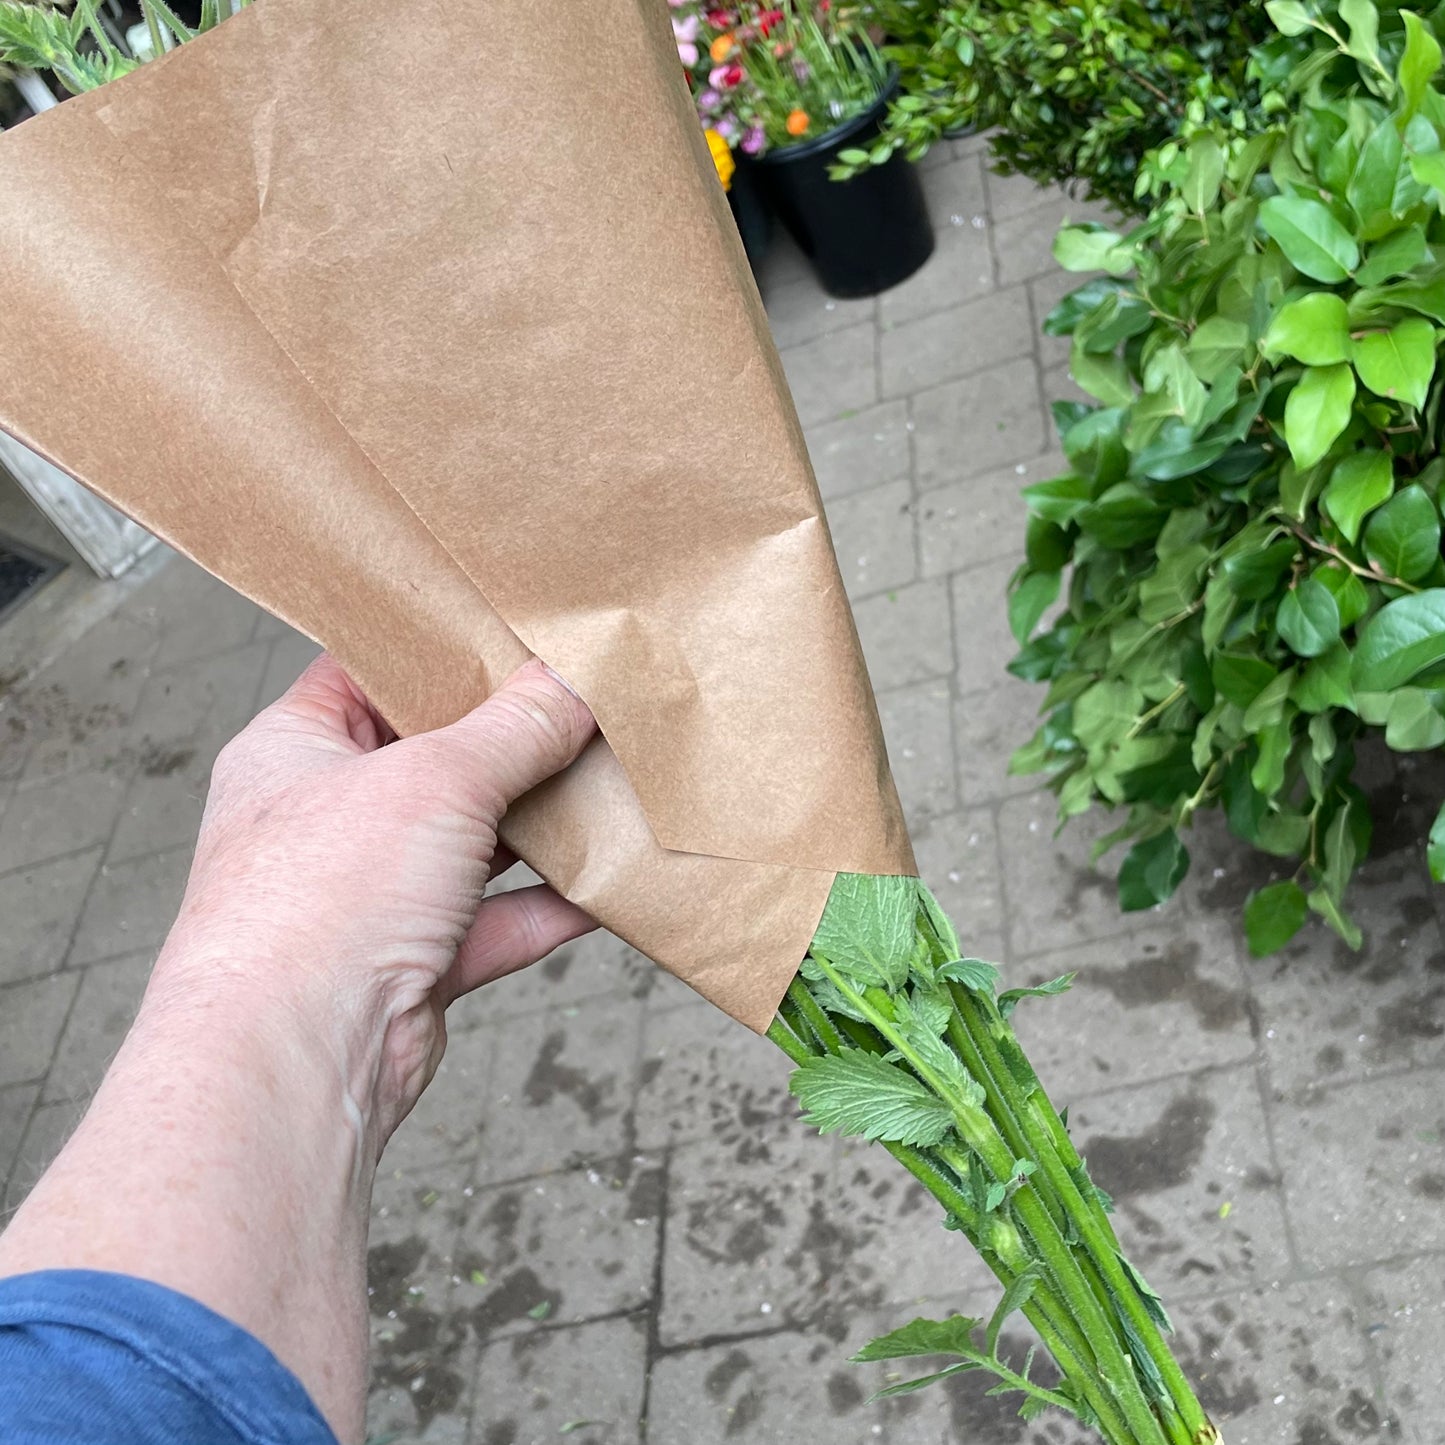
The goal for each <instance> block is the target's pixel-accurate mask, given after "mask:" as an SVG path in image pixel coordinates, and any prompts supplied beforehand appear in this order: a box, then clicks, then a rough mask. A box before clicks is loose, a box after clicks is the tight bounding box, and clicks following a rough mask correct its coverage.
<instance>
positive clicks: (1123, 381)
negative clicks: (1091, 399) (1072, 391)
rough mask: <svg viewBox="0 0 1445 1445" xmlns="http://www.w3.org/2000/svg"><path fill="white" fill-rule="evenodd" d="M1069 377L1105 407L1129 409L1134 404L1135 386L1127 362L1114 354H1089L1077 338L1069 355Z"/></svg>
mask: <svg viewBox="0 0 1445 1445" xmlns="http://www.w3.org/2000/svg"><path fill="white" fill-rule="evenodd" d="M1069 375H1070V376H1072V377H1073V378H1074V380H1075V382H1077V383H1078V385H1079V386H1080V388H1082V389H1083V390H1084V391H1087V392H1088V393H1089V395H1090V396H1096V397H1098V399H1099V400H1100V401H1102V402H1103V403H1104V405H1105V406H1128V405H1129V404H1130V403H1131V402H1132V401H1133V400H1134V384H1133V382H1132V381H1130V379H1129V368H1128V366H1127V365H1125V362H1124V358H1123V357H1122V356H1117V355H1115V354H1114V353H1113V352H1103V353H1099V352H1093V351H1086V350H1085V349H1084V348H1083V347H1082V346H1081V345H1080V344H1079V341H1078V339H1077V338H1075V340H1074V346H1073V350H1072V351H1071V352H1070V353H1069Z"/></svg>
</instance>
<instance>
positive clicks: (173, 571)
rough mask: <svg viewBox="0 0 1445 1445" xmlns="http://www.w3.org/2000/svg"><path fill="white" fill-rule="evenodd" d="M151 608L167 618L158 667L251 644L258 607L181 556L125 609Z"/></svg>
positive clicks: (134, 611) (139, 612)
mask: <svg viewBox="0 0 1445 1445" xmlns="http://www.w3.org/2000/svg"><path fill="white" fill-rule="evenodd" d="M149 608H154V609H155V615H156V616H157V617H161V616H163V617H164V619H165V630H164V636H163V639H162V641H161V645H160V648H159V649H158V650H157V652H156V655H155V666H156V667H157V668H170V667H177V666H180V665H181V664H183V663H187V662H193V661H194V660H196V659H197V658H202V657H205V658H209V657H211V656H212V655H214V654H216V653H220V652H226V651H229V650H230V649H231V648H233V647H239V646H241V644H243V643H246V642H249V641H250V640H251V636H252V634H253V632H254V631H255V627H256V614H257V613H258V612H259V611H260V610H261V609H260V608H258V607H257V606H256V604H255V603H254V602H252V601H251V600H250V599H249V598H246V597H242V596H241V594H240V593H239V592H235V591H233V590H232V589H231V588H230V587H228V586H226V584H225V583H224V582H221V581H218V580H217V579H216V578H214V577H212V576H211V575H210V574H209V573H208V572H205V571H204V570H203V569H201V568H200V567H197V566H196V565H195V563H193V562H190V561H187V560H186V559H185V558H178V559H177V560H176V561H174V562H172V563H171V564H170V565H169V566H168V567H167V568H166V569H165V570H164V571H163V572H162V573H161V574H160V575H159V576H158V577H157V578H156V579H155V580H154V581H153V582H151V583H149V584H148V585H147V586H146V587H144V588H142V589H141V591H140V593H138V594H137V595H136V597H135V598H134V599H132V602H131V604H130V607H129V609H128V610H129V611H130V612H131V613H132V615H136V616H144V615H145V612H146V610H147V609H149Z"/></svg>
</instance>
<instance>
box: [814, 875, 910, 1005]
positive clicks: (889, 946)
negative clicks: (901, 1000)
mask: <svg viewBox="0 0 1445 1445" xmlns="http://www.w3.org/2000/svg"><path fill="white" fill-rule="evenodd" d="M917 918H918V880H917V879H916V878H903V877H893V876H889V875H875V874H871V873H840V874H838V876H837V877H836V878H835V879H834V880H833V887H832V889H831V890H830V892H829V894H828V903H827V906H826V907H825V908H824V909H823V917H822V919H821V920H820V921H819V923H818V927H817V929H816V931H815V932H814V934H813V944H812V949H811V951H812V952H813V953H815V954H821V955H822V956H823V957H824V958H826V959H827V960H828V962H829V963H831V964H832V965H833V966H834V967H835V968H836V969H838V970H839V972H840V973H843V974H846V975H849V976H850V977H851V978H852V980H853V981H855V982H857V983H859V984H861V985H863V986H864V987H877V988H886V989H888V990H889V991H890V992H891V991H893V990H896V989H900V988H902V987H903V985H904V984H905V983H906V982H907V981H908V963H909V959H910V958H911V957H912V956H913V940H914V934H915V931H916V927H917Z"/></svg>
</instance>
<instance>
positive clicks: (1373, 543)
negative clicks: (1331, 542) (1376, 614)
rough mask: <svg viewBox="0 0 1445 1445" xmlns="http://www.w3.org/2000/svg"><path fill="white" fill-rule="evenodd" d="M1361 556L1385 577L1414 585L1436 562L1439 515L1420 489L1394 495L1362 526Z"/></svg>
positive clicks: (1438, 554) (1438, 557)
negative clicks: (1363, 553) (1396, 578)
mask: <svg viewBox="0 0 1445 1445" xmlns="http://www.w3.org/2000/svg"><path fill="white" fill-rule="evenodd" d="M1364 545H1365V556H1367V557H1368V558H1369V559H1370V561H1371V562H1372V563H1373V564H1374V565H1375V567H1376V568H1377V569H1378V570H1379V571H1380V572H1381V573H1382V574H1383V575H1384V576H1386V577H1398V578H1400V579H1401V580H1402V581H1405V582H1415V581H1418V580H1419V579H1420V578H1421V577H1423V576H1424V575H1425V574H1426V573H1427V572H1428V571H1429V570H1430V569H1431V568H1432V567H1433V566H1434V565H1435V563H1436V562H1438V561H1439V560H1440V513H1439V511H1438V510H1437V509H1436V507H1435V503H1434V502H1433V501H1431V499H1430V495H1429V493H1428V492H1426V490H1425V489H1424V487H1421V486H1418V485H1416V486H1409V487H1405V488H1403V489H1402V490H1400V491H1398V492H1396V493H1395V495H1394V496H1393V497H1391V498H1390V500H1389V501H1388V502H1386V503H1385V505H1384V506H1383V507H1381V508H1380V509H1379V510H1378V511H1377V512H1376V513H1375V514H1374V515H1373V516H1372V517H1371V518H1370V520H1369V524H1368V525H1367V526H1366V527H1365V538H1364Z"/></svg>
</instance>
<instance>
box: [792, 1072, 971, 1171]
mask: <svg viewBox="0 0 1445 1445" xmlns="http://www.w3.org/2000/svg"><path fill="white" fill-rule="evenodd" d="M788 1089H789V1091H790V1092H791V1093H793V1094H794V1095H796V1096H797V1098H798V1099H799V1100H800V1101H801V1103H802V1105H803V1108H804V1110H805V1111H806V1113H805V1118H806V1120H807V1122H808V1123H810V1124H812V1125H813V1127H814V1128H815V1129H817V1130H818V1132H819V1133H820V1134H831V1133H839V1134H857V1135H859V1136H861V1137H862V1138H864V1139H884V1140H887V1141H888V1142H889V1143H892V1144H918V1145H922V1146H923V1147H925V1148H932V1147H933V1146H934V1145H935V1144H938V1143H941V1142H942V1140H943V1136H944V1135H945V1134H947V1133H948V1131H949V1129H950V1128H951V1127H952V1125H953V1115H952V1114H951V1113H950V1111H949V1108H948V1105H947V1104H945V1103H944V1102H943V1100H942V1099H939V1098H937V1097H935V1096H934V1095H933V1094H931V1093H930V1092H929V1091H928V1090H927V1089H926V1088H925V1087H924V1086H923V1085H922V1084H920V1083H919V1082H918V1080H917V1079H915V1078H914V1077H913V1075H912V1074H909V1073H905V1072H904V1071H903V1070H902V1069H900V1068H899V1067H898V1066H897V1065H896V1064H890V1063H889V1062H888V1061H887V1060H886V1059H882V1058H879V1056H878V1055H877V1054H870V1053H868V1052H867V1051H866V1050H864V1049H848V1050H846V1051H845V1052H843V1053H841V1054H824V1055H822V1056H821V1057H819V1058H815V1059H806V1060H804V1062H803V1063H801V1064H800V1065H799V1066H798V1067H797V1069H795V1070H794V1071H793V1076H792V1078H791V1079H790V1080H789V1082H788Z"/></svg>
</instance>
